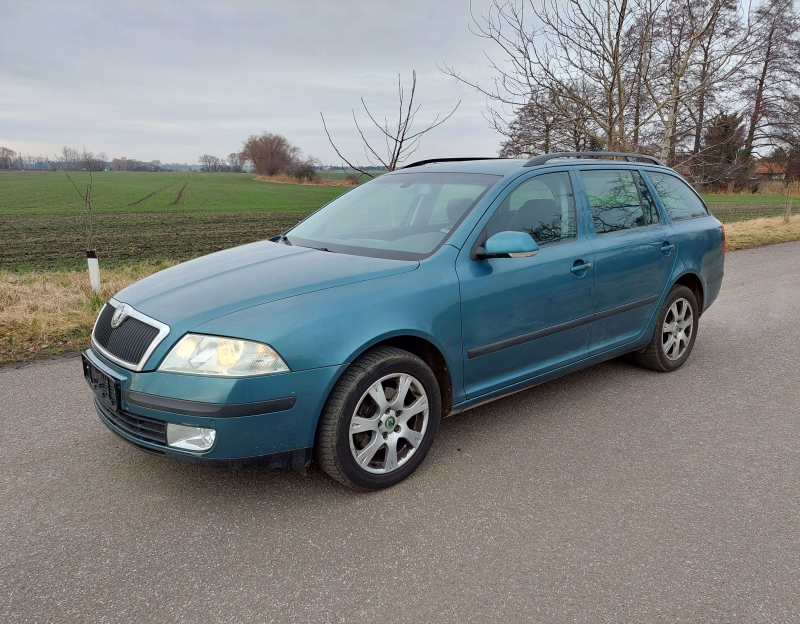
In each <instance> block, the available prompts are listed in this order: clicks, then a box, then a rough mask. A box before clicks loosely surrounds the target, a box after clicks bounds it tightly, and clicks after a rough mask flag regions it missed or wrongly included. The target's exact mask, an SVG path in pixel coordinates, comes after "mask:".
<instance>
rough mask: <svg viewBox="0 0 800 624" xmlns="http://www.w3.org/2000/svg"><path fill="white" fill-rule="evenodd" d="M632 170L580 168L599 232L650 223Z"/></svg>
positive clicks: (615, 230) (596, 229)
mask: <svg viewBox="0 0 800 624" xmlns="http://www.w3.org/2000/svg"><path fill="white" fill-rule="evenodd" d="M633 173H634V172H632V171H629V170H627V169H616V170H604V169H592V170H587V171H581V178H583V184H584V186H585V187H586V194H587V195H588V196H589V205H590V206H591V208H592V220H593V221H594V229H595V231H596V232H597V233H598V234H608V233H610V232H619V231H620V230H629V229H632V228H637V227H642V226H644V225H648V223H649V218H648V217H646V216H645V211H644V207H643V206H642V199H641V196H640V194H639V189H638V187H637V184H636V181H635V180H634V177H633Z"/></svg>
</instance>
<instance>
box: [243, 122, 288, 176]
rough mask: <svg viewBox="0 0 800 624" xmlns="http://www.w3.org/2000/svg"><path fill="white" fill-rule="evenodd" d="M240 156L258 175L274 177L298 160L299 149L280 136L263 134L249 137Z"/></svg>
mask: <svg viewBox="0 0 800 624" xmlns="http://www.w3.org/2000/svg"><path fill="white" fill-rule="evenodd" d="M242 155H243V157H244V159H245V160H247V161H250V162H251V163H253V167H255V170H256V172H257V173H258V174H259V175H276V174H278V173H283V172H285V171H286V170H287V169H288V168H289V166H290V165H292V163H294V162H295V160H297V159H298V158H300V148H299V147H295V146H294V145H292V144H291V143H289V141H288V139H287V138H286V137H284V136H281V135H280V134H270V133H268V132H265V133H263V134H261V135H252V136H250V138H249V139H247V141H245V143H244V146H243V147H242Z"/></svg>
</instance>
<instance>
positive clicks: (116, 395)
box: [81, 353, 120, 412]
mask: <svg viewBox="0 0 800 624" xmlns="http://www.w3.org/2000/svg"><path fill="white" fill-rule="evenodd" d="M81 362H82V363H83V376H84V378H85V379H86V382H87V383H88V384H89V387H90V388H91V389H92V391H93V392H94V395H95V396H96V397H97V398H98V399H100V401H101V402H102V403H103V404H104V405H105V406H106V407H108V408H109V409H111V410H113V411H115V412H118V411H120V387H119V382H118V381H117V380H116V379H114V378H113V377H111V376H110V375H108V374H106V373H104V372H103V371H102V370H100V369H99V368H98V367H97V366H95V365H94V364H93V363H92V361H91V360H90V359H89V358H88V357H86V355H84V354H83V353H81Z"/></svg>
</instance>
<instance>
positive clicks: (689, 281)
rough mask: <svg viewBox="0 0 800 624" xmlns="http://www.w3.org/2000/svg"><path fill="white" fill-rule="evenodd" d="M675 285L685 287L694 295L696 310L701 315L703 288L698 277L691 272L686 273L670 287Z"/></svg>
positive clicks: (701, 281) (703, 296)
mask: <svg viewBox="0 0 800 624" xmlns="http://www.w3.org/2000/svg"><path fill="white" fill-rule="evenodd" d="M676 285H680V286H686V288H688V289H689V290H691V291H692V292H693V293H694V296H695V299H697V309H698V310H699V311H700V314H701V315H702V314H703V305H704V301H705V289H704V288H703V280H702V279H701V278H700V276H699V275H698V274H697V273H695V272H693V271H686V272H684V273H682V274H681V275H679V276H678V277H677V279H675V280H674V281H673V282H672V286H676ZM672 286H670V288H672Z"/></svg>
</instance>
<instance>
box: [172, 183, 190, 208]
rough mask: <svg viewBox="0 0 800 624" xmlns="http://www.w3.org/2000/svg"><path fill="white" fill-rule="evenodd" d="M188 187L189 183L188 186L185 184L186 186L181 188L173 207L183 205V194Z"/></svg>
mask: <svg viewBox="0 0 800 624" xmlns="http://www.w3.org/2000/svg"><path fill="white" fill-rule="evenodd" d="M187 186H189V183H188V182H187V183H186V184H184V185H183V186H182V187H181V190H180V191H178V196H177V197H176V198H175V201H174V202H172V205H173V206H178V205H180V203H181V197H183V192H184V191H185V190H186V187H187Z"/></svg>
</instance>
